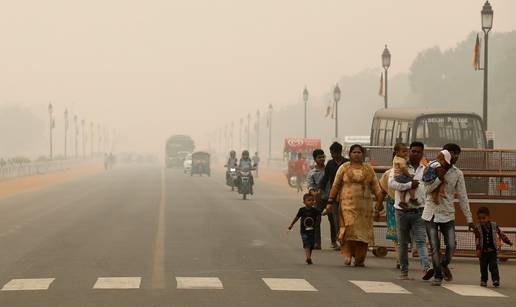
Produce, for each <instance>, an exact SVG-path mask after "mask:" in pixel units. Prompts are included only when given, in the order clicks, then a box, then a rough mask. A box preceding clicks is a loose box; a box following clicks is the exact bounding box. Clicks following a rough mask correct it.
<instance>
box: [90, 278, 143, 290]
mask: <svg viewBox="0 0 516 307" xmlns="http://www.w3.org/2000/svg"><path fill="white" fill-rule="evenodd" d="M141 281H142V279H141V277H100V278H98V279H97V282H96V283H95V285H94V286H93V289H139V288H140V284H141Z"/></svg>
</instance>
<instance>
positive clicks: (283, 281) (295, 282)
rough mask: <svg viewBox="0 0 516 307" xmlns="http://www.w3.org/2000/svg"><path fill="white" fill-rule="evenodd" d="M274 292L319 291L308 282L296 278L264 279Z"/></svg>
mask: <svg viewBox="0 0 516 307" xmlns="http://www.w3.org/2000/svg"><path fill="white" fill-rule="evenodd" d="M262 280H263V281H264V282H265V284H267V286H268V287H269V288H270V289H271V290H274V291H318V290H317V289H316V288H315V287H314V286H312V285H311V284H310V283H309V282H308V281H306V280H304V279H295V278H262Z"/></svg>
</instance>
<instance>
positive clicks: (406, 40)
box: [0, 0, 516, 153]
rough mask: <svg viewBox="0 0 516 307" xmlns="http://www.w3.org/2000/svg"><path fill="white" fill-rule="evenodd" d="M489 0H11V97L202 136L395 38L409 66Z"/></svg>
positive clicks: (504, 4) (498, 4) (502, 23)
mask: <svg viewBox="0 0 516 307" xmlns="http://www.w3.org/2000/svg"><path fill="white" fill-rule="evenodd" d="M483 3H484V1H482V0H478V1H477V0H454V1H445V0H434V1H423V0H417V1H414V0H374V1H337V0H335V1H295V0H284V1H277V0H275V1H272V0H263V1H242V0H233V1H230V0H220V1H209V0H206V1H170V0H167V1H165V0H163V1H158V0H154V1H127V0H125V1H118V0H117V1H115V0H112V1H98V0H90V1H55V0H47V1H4V2H3V5H2V6H1V9H0V37H2V48H1V49H2V51H1V55H2V56H0V93H1V94H0V104H1V103H16V104H24V105H27V106H29V107H31V108H33V109H34V111H35V112H36V113H39V114H41V115H40V116H41V117H42V118H43V119H46V117H45V116H46V108H47V104H48V101H52V102H53V103H54V104H55V107H56V110H58V112H62V110H63V109H64V108H65V107H68V108H70V109H72V110H73V111H74V112H76V113H77V114H79V115H80V116H81V117H82V116H84V117H86V118H87V119H92V118H94V119H95V120H96V121H98V122H101V123H105V124H107V125H109V126H111V127H116V128H117V129H118V130H119V131H120V134H121V135H123V136H124V145H127V146H138V147H139V148H142V149H145V150H157V149H159V148H161V146H162V141H163V139H164V138H165V137H166V136H167V135H169V134H171V133H175V132H188V133H190V134H192V135H193V136H194V137H196V138H202V137H204V136H205V132H207V131H209V130H210V127H220V126H222V125H224V124H225V123H227V122H228V121H229V119H230V118H231V117H232V116H234V117H235V122H237V121H238V118H240V117H241V116H243V115H245V114H247V113H248V112H250V111H253V110H256V109H257V108H260V109H262V110H265V108H266V106H267V105H268V104H269V103H274V104H275V105H276V106H281V105H287V104H292V103H296V102H299V101H300V92H301V90H302V88H303V87H304V86H305V85H308V86H309V87H310V91H311V95H312V97H314V98H313V99H314V101H317V99H318V98H317V97H318V96H320V95H322V94H323V93H324V92H326V91H328V90H329V89H330V88H331V87H332V86H333V85H334V84H335V82H336V80H338V79H339V78H340V77H341V76H343V75H351V74H354V73H357V72H360V71H362V70H364V69H367V68H371V67H373V68H375V67H379V66H380V54H381V51H382V49H383V46H384V44H386V43H387V44H388V45H389V48H390V50H391V52H392V53H393V64H392V67H391V73H392V74H393V75H394V74H396V73H400V72H407V71H408V69H409V66H410V64H411V62H412V61H413V60H414V58H415V56H416V55H417V53H418V52H419V51H421V50H422V49H424V48H428V47H432V46H436V45H437V46H440V47H441V48H451V47H454V45H455V44H456V43H457V42H458V41H460V40H463V39H464V38H465V37H466V36H467V35H468V34H469V33H471V32H472V31H480V9H481V7H482V4H483ZM491 3H492V5H493V8H494V10H495V21H494V28H493V31H494V32H502V31H512V30H515V29H516V19H515V18H514V12H516V1H513V0H494V1H491ZM479 86H480V85H479ZM56 112H57V111H56ZM216 113H218V114H223V116H221V115H218V116H214V115H215V114H216ZM45 146H46V145H45V143H44V142H42V149H41V152H42V153H45V152H46V150H47V149H46V147H45Z"/></svg>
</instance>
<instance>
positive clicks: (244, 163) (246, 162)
mask: <svg viewBox="0 0 516 307" xmlns="http://www.w3.org/2000/svg"><path fill="white" fill-rule="evenodd" d="M238 169H239V170H240V171H249V177H250V178H249V180H250V184H251V195H252V194H253V185H254V178H253V174H252V173H251V171H252V170H253V169H254V163H253V160H251V158H250V157H249V151H247V150H244V151H242V157H241V158H240V162H239V163H238ZM241 183H242V178H241V177H240V175H239V176H238V186H239V188H240V184H241Z"/></svg>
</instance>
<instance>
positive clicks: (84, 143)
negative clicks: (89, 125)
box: [81, 119, 86, 159]
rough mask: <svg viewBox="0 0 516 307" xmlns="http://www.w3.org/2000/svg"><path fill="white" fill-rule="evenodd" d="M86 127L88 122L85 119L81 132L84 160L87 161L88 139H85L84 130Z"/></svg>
mask: <svg viewBox="0 0 516 307" xmlns="http://www.w3.org/2000/svg"><path fill="white" fill-rule="evenodd" d="M85 126H86V121H85V120H84V119H83V120H82V121H81V127H82V128H81V132H82V158H83V159H85V158H86V139H85V138H84V132H85V131H84V130H85Z"/></svg>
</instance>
